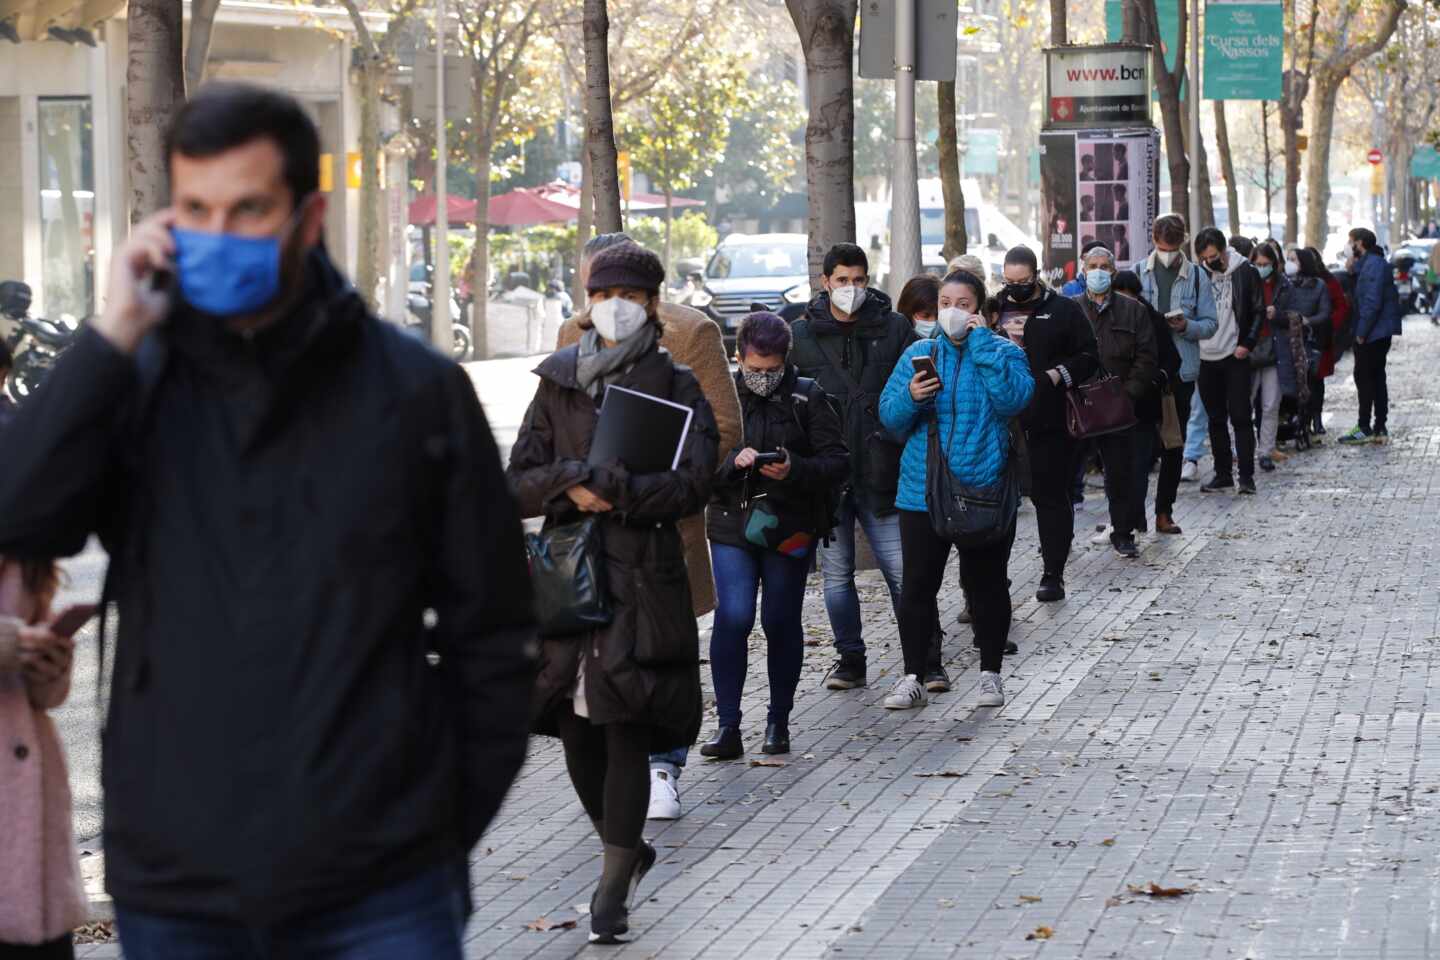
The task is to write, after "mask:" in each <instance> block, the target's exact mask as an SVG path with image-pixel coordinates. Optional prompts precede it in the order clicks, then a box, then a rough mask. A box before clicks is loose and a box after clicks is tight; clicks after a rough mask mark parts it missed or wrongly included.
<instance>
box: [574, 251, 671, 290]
mask: <svg viewBox="0 0 1440 960" xmlns="http://www.w3.org/2000/svg"><path fill="white" fill-rule="evenodd" d="M664 282H665V266H664V265H663V264H662V263H661V262H660V258H659V257H657V256H656V255H655V254H653V253H651V252H650V251H649V250H646V249H645V248H644V247H642V246H640V245H639V244H638V243H618V244H616V245H615V246H613V247H606V248H605V249H604V250H601V251H600V252H599V253H597V254H596V255H595V259H594V260H591V261H590V278H589V280H588V281H586V284H585V291H586V292H587V293H593V292H595V291H596V290H606V289H609V288H610V287H630V288H632V289H635V290H648V291H650V292H651V293H659V292H660V286H661V285H662V284H663V283H664Z"/></svg>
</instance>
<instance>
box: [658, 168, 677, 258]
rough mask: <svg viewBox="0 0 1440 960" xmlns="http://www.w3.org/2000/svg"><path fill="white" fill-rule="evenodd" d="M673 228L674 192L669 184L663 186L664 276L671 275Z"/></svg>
mask: <svg viewBox="0 0 1440 960" xmlns="http://www.w3.org/2000/svg"><path fill="white" fill-rule="evenodd" d="M674 226H675V191H674V190H673V189H671V187H670V184H668V183H667V184H665V259H664V260H663V261H661V262H662V263H664V264H665V275H666V276H667V277H668V276H670V275H671V266H670V265H671V263H672V262H673V260H672V251H673V249H674V248H673V247H672V246H671V241H670V235H671V231H672V230H673V228H674Z"/></svg>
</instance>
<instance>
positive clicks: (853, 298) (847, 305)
mask: <svg viewBox="0 0 1440 960" xmlns="http://www.w3.org/2000/svg"><path fill="white" fill-rule="evenodd" d="M830 302H831V303H833V304H835V308H836V309H837V310H839V311H840V312H841V313H844V314H852V315H853V314H854V313H855V311H856V310H859V309H860V305H861V304H863V303H864V302H865V288H864V287H836V288H835V289H834V290H831V291H830Z"/></svg>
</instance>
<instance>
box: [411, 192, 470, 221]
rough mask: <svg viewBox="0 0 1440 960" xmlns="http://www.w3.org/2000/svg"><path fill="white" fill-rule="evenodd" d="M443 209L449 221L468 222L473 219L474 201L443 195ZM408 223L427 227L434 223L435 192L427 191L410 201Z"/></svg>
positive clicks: (451, 194) (449, 194)
mask: <svg viewBox="0 0 1440 960" xmlns="http://www.w3.org/2000/svg"><path fill="white" fill-rule="evenodd" d="M445 209H446V211H447V212H448V214H449V220H450V222H451V223H470V222H471V221H473V220H474V219H475V201H474V200H466V199H465V198H464V197H457V196H455V194H453V193H448V194H446V195H445ZM410 223H411V224H412V225H413V226H417V227H429V226H433V225H434V223H435V194H433V193H427V194H425V195H424V196H421V197H416V198H415V199H414V200H412V201H411V202H410Z"/></svg>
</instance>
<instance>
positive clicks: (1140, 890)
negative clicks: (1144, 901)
mask: <svg viewBox="0 0 1440 960" xmlns="http://www.w3.org/2000/svg"><path fill="white" fill-rule="evenodd" d="M1126 886H1127V887H1129V890H1130V892H1131V893H1133V894H1137V895H1138V896H1142V897H1157V898H1158V897H1188V896H1189V895H1190V894H1192V893H1194V892H1195V891H1194V890H1192V889H1191V888H1189V887H1162V886H1160V884H1158V883H1152V884H1150V885H1149V886H1148V887H1137V886H1135V885H1133V884H1126Z"/></svg>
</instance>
